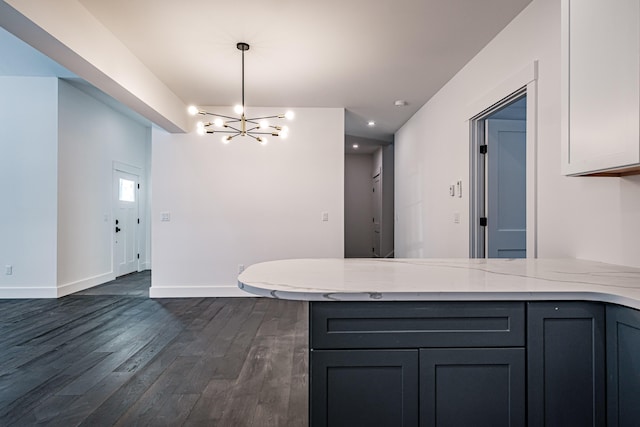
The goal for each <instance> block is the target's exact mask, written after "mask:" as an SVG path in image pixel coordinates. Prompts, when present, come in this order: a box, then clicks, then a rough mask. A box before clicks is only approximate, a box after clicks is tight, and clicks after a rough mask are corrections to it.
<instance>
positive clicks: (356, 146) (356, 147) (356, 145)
mask: <svg viewBox="0 0 640 427" xmlns="http://www.w3.org/2000/svg"><path fill="white" fill-rule="evenodd" d="M352 147H353V148H354V149H356V150H357V149H358V148H359V147H360V146H359V145H358V144H353V145H352Z"/></svg>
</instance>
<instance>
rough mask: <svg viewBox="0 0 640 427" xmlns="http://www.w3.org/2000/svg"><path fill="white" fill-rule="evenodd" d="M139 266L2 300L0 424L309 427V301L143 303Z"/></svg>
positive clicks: (144, 278)
mask: <svg viewBox="0 0 640 427" xmlns="http://www.w3.org/2000/svg"><path fill="white" fill-rule="evenodd" d="M149 282H150V273H149V272H143V273H136V274H133V275H129V276H125V277H123V278H120V279H118V280H116V281H114V282H110V283H108V284H105V285H101V286H99V287H96V288H93V289H90V290H87V291H83V292H79V293H77V294H74V295H70V296H67V297H64V298H60V299H58V300H48V299H37V300H0V426H31V425H51V426H65V427H67V426H77V425H81V426H133V425H135V426H143V425H149V426H260V427H263V426H264V427H266V426H296V427H298V426H306V425H307V424H308V406H307V400H308V389H307V366H308V357H307V353H308V332H307V331H308V306H307V304H306V303H303V302H297V301H284V300H274V299H267V298H185V299H157V300H152V299H149V298H148V288H149Z"/></svg>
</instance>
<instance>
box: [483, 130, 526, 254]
mask: <svg viewBox="0 0 640 427" xmlns="http://www.w3.org/2000/svg"><path fill="white" fill-rule="evenodd" d="M486 126H487V127H486V129H487V133H486V141H487V171H486V173H487V179H486V182H487V195H488V197H487V199H486V200H487V206H486V208H487V209H486V212H487V236H486V237H487V239H486V245H487V247H486V249H487V250H486V252H485V253H486V254H487V257H488V258H526V257H527V205H526V200H527V168H526V165H527V158H526V153H527V147H526V141H527V137H526V121H523V120H498V119H489V120H487V121H486Z"/></svg>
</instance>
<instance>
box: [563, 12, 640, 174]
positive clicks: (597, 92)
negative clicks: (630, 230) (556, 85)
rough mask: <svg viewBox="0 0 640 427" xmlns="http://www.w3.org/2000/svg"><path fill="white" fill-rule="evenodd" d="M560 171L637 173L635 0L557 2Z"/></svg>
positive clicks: (638, 38)
mask: <svg viewBox="0 0 640 427" xmlns="http://www.w3.org/2000/svg"><path fill="white" fill-rule="evenodd" d="M562 115H563V117H562V143H563V144H562V171H563V173H564V174H565V175H595V174H602V175H607V174H630V173H640V0H562Z"/></svg>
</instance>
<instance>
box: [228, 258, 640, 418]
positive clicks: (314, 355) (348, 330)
mask: <svg viewBox="0 0 640 427" xmlns="http://www.w3.org/2000/svg"><path fill="white" fill-rule="evenodd" d="M238 286H239V287H240V288H242V289H244V290H246V291H248V292H250V293H252V294H255V295H262V296H268V297H273V298H285V299H298V300H306V301H310V326H309V327H310V423H311V425H312V426H340V425H378V426H383V425H389V426H395V425H405V426H409V425H416V426H417V425H421V426H431V425H433V426H435V425H474V426H481V425H491V426H497V425H514V426H515V425H530V426H533V425H547V426H550V425H605V424H606V425H637V423H638V420H640V409H638V405H637V404H636V403H635V402H636V401H637V399H638V397H639V396H640V313H639V312H638V311H637V310H639V309H640V269H634V268H629V267H621V266H614V265H609V264H603V263H596V262H589V261H580V260H544V259H538V260H498V259H491V260H484V259H385V260H374V259H303V260H283V261H273V262H266V263H261V264H256V265H253V266H251V267H249V268H248V269H246V270H245V271H244V272H243V273H242V274H241V275H240V276H239V277H238ZM605 355H606V356H605Z"/></svg>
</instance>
